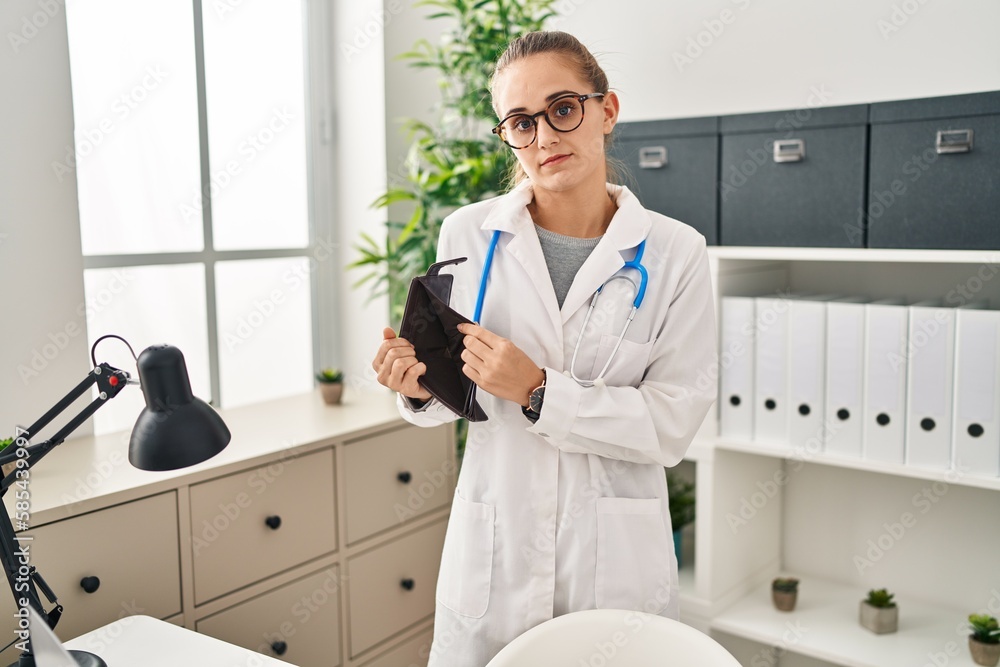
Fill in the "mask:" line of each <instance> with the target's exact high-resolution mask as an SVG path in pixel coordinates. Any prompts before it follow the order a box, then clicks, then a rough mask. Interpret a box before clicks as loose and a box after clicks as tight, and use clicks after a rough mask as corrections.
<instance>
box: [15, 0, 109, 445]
mask: <svg viewBox="0 0 1000 667" xmlns="http://www.w3.org/2000/svg"><path fill="white" fill-rule="evenodd" d="M0 36H2V37H3V39H2V42H0V84H2V86H3V88H2V90H3V93H2V95H3V103H2V104H0V317H2V321H3V334H2V336H0V437H6V436H13V435H14V431H13V429H14V426H15V425H20V426H28V425H29V424H30V423H31V422H33V421H34V420H35V419H37V418H38V417H40V416H41V415H42V414H43V413H44V412H45V411H46V410H48V409H49V408H50V407H52V405H53V404H54V403H55V402H56V401H58V400H59V399H60V398H62V397H63V396H64V395H65V394H67V393H68V392H69V391H70V390H71V389H72V388H73V387H74V386H76V385H77V384H78V383H79V382H80V381H81V380H83V379H84V378H85V377H86V375H87V373H88V372H89V369H90V363H89V350H88V348H87V332H86V318H85V316H84V313H85V311H84V309H83V303H84V297H83V279H82V278H83V257H82V255H81V250H80V216H79V211H78V209H77V198H76V178H75V175H74V174H72V173H71V174H67V175H64V176H63V178H62V181H61V182H60V180H58V179H57V178H56V176H55V174H54V172H53V170H52V166H51V164H52V163H53V162H59V161H63V160H64V159H65V154H66V150H67V148H68V147H71V146H72V145H73V106H72V95H71V90H70V80H69V75H70V72H69V51H68V46H67V38H66V15H65V13H64V11H63V7H62V4H61V3H57V2H51V3H39V2H38V1H37V0H4V2H2V3H0ZM89 402H90V394H89V392H88V393H87V395H86V397H85V398H84V399H83V400H81V401H78V402H77V403H76V404H75V405H74V406H72V407H71V408H70V409H68V410H67V411H66V412H64V413H63V417H62V419H61V420H57V421H56V422H55V423H54V426H55V427H59V426H62V424H64V423H65V422H66V421H67V420H68V419H69V418H70V417H71V416H74V415H75V414H76V413H77V412H79V410H80V409H81V408H82V406H83V405H85V404H86V403H89ZM51 431H52V429H51V428H50V429H47V430H43V431H42V433H43V434H47V433H50V432H51ZM90 432H91V424H90V422H88V423H86V424H84V425H83V426H82V427H81V428H80V429H78V430H77V431H76V432H75V433H74V436H80V435H84V434H87V433H90Z"/></svg>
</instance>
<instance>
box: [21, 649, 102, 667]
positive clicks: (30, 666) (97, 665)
mask: <svg viewBox="0 0 1000 667" xmlns="http://www.w3.org/2000/svg"><path fill="white" fill-rule="evenodd" d="M69 654H70V655H71V656H72V657H73V660H75V661H76V664H77V665H79V667H108V663H106V662H104V660H102V659H101V658H99V657H97V656H96V655H94V654H93V653H87V652H86V651H70V652H69ZM9 667H35V656H33V655H25V654H21V658H20V659H19V660H18V661H17V662H15V663H13V664H11V665H10V666H9Z"/></svg>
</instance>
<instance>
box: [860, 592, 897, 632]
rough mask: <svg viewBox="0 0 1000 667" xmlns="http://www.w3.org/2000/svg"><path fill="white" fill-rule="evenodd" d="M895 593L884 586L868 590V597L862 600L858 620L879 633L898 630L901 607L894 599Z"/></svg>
mask: <svg viewBox="0 0 1000 667" xmlns="http://www.w3.org/2000/svg"><path fill="white" fill-rule="evenodd" d="M893 597H894V596H893V594H892V593H890V592H889V591H887V590H886V589H884V588H880V589H878V590H874V589H873V590H870V591H868V597H867V598H865V599H864V600H862V601H861V609H860V612H859V616H858V620H859V622H860V623H861V625H862V627H865V628H867V629H869V630H871V631H872V632H874V633H875V634H877V635H884V634H887V633H889V632H896V630H898V629H899V607H897V606H896V603H895V602H893V601H892V598H893Z"/></svg>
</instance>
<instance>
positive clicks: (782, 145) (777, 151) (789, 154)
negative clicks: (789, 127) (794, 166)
mask: <svg viewBox="0 0 1000 667" xmlns="http://www.w3.org/2000/svg"><path fill="white" fill-rule="evenodd" d="M805 156H806V142H805V140H804V139H776V140H775V142H774V161H775V162H801V161H802V158H804V157H805Z"/></svg>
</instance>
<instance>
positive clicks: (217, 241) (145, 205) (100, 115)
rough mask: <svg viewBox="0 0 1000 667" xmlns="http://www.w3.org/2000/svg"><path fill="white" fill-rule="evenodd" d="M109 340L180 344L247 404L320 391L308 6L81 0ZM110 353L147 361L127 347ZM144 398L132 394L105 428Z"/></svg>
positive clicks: (208, 386) (113, 409)
mask: <svg viewBox="0 0 1000 667" xmlns="http://www.w3.org/2000/svg"><path fill="white" fill-rule="evenodd" d="M66 13H67V23H68V28H69V50H70V67H71V72H72V82H73V83H72V85H73V106H74V117H75V143H76V145H75V147H74V148H75V155H74V156H73V158H72V159H67V161H66V164H65V165H63V168H64V170H65V171H66V172H68V171H70V170H75V172H76V174H75V175H76V178H77V183H78V189H79V202H80V233H81V239H82V246H83V253H84V283H85V290H86V301H87V328H88V335H89V337H90V341H91V343H92V342H93V341H94V340H96V339H97V338H98V337H99V336H101V335H103V334H106V333H116V334H119V335H121V336H123V337H125V338H126V339H127V340H128V341H129V342H130V343H131V344H132V346H133V347H134V348H135V351H136V352H137V353H138V352H139V351H140V350H141V349H143V348H145V347H147V346H148V345H151V344H155V343H161V342H168V343H171V344H173V345H176V346H177V347H178V348H180V349H181V350H182V351H183V352H184V355H185V358H186V360H187V365H188V372H189V375H190V377H191V383H192V389H193V390H194V392H195V394H196V395H198V396H199V397H201V398H204V399H206V400H209V399H211V400H212V401H213V403H214V404H215V405H217V406H223V407H233V406H237V405H242V404H246V403H252V402H256V401H261V400H267V399H272V398H277V397H279V396H282V395H289V394H293V393H299V392H304V391H308V390H309V389H310V388H311V387H312V371H313V368H314V362H313V359H314V357H315V356H316V350H317V349H318V341H317V336H316V335H315V331H314V326H313V321H314V319H317V318H316V317H314V315H315V309H316V307H317V305H316V304H317V301H318V299H317V297H316V296H315V295H316V290H315V289H314V287H315V286H314V285H313V284H312V282H313V277H312V271H311V270H310V268H311V267H310V261H311V256H312V255H313V250H314V244H315V238H316V233H315V225H314V224H312V221H311V218H310V206H309V201H310V200H309V189H310V188H309V182H308V178H309V162H308V154H309V151H308V149H309V145H308V141H309V136H308V135H309V133H308V132H307V124H306V120H307V112H308V109H309V106H308V103H307V96H306V84H305V82H306V71H307V67H306V63H307V35H306V27H305V26H306V23H305V17H304V16H303V13H304V9H303V4H302V3H301V2H298V1H295V0H291V1H283V2H277V1H272V2H264V3H228V2H222V3H220V2H210V1H204V2H202V1H201V0H195V1H194V2H193V3H185V2H175V1H173V0H171V1H169V2H135V0H68V1H67V3H66ZM116 347H117V346H116V345H115V344H114V343H113V342H110V341H108V342H105V343H102V344H101V348H100V349H99V350H98V361H102V360H106V361H108V362H109V363H111V364H113V365H117V366H119V367H121V368H123V369H128V370H131V369H133V368H134V362H133V361H132V359H131V356H130V355H129V354H128V351H127V350H125V349H124V346H120V347H121V349H116ZM142 405H143V401H142V396H141V392H137V391H136V392H123V393H122V394H121V395H120V396H119V397H118V398H116V399H115V401H112V402H111V404H109V405H107V406H105V407H104V408H103V409H102V410H101V411H100V412H98V413H97V414H96V415H95V431H96V432H97V433H106V432H110V431H118V430H125V429H128V428H130V427H131V425H132V424H133V423H134V420H135V417H136V415H137V414H138V411H139V410H140V409H141V407H142Z"/></svg>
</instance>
